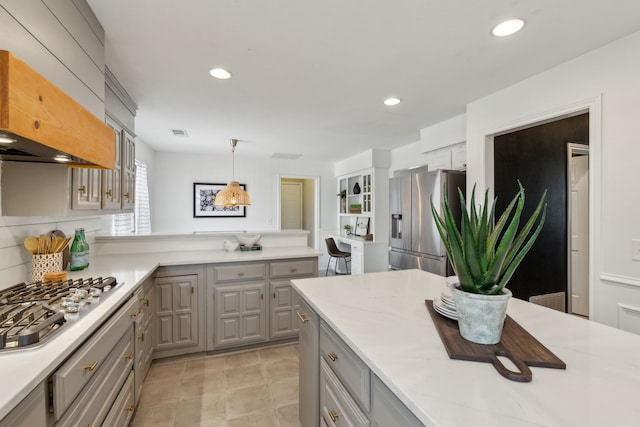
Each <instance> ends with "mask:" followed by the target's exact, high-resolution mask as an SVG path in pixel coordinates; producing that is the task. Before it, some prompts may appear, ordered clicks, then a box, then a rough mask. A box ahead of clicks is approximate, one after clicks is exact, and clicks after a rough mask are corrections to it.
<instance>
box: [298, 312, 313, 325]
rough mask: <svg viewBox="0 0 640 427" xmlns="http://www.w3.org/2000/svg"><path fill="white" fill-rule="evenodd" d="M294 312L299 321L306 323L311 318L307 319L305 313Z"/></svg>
mask: <svg viewBox="0 0 640 427" xmlns="http://www.w3.org/2000/svg"><path fill="white" fill-rule="evenodd" d="M296 314H297V315H298V317H299V318H300V321H301V322H302V323H307V322H309V320H311V319H309V318H308V317H307V315H306V314H304V313H300V312H299V311H296Z"/></svg>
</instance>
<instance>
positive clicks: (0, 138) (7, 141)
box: [0, 136, 16, 144]
mask: <svg viewBox="0 0 640 427" xmlns="http://www.w3.org/2000/svg"><path fill="white" fill-rule="evenodd" d="M14 142H16V140H15V139H13V138H9V137H8V136H0V144H13V143H14Z"/></svg>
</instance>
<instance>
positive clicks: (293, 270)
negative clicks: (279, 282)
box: [289, 268, 298, 273]
mask: <svg viewBox="0 0 640 427" xmlns="http://www.w3.org/2000/svg"><path fill="white" fill-rule="evenodd" d="M296 271H298V269H297V268H292V269H291V270H289V272H291V273H295V272H296Z"/></svg>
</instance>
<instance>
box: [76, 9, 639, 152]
mask: <svg viewBox="0 0 640 427" xmlns="http://www.w3.org/2000/svg"><path fill="white" fill-rule="evenodd" d="M88 2H89V5H90V6H91V8H92V9H93V11H94V12H95V14H96V16H97V17H98V19H99V20H100V22H101V23H102V25H103V27H104V29H105V32H106V59H107V65H108V66H109V68H110V69H111V70H112V71H113V73H114V74H115V75H116V76H117V78H118V80H119V81H120V83H121V84H122V85H123V86H124V87H125V88H126V89H127V91H128V92H129V94H130V95H131V97H132V98H133V99H134V101H135V102H136V103H137V104H138V107H139V110H138V116H137V118H136V133H137V135H138V137H140V138H141V139H142V140H143V141H144V142H145V143H147V144H148V145H150V146H151V147H152V148H153V149H155V150H162V151H180V152H196V153H229V150H230V147H229V139H230V138H236V139H239V140H240V141H241V142H240V143H239V144H238V148H237V153H238V154H239V155H247V156H249V155H250V156H260V157H268V156H271V155H272V154H273V153H274V152H279V153H299V154H302V155H303V157H302V158H303V159H312V160H321V161H336V160H340V159H343V158H346V157H349V156H351V155H354V154H357V153H360V152H362V151H364V150H367V149H369V148H395V147H399V146H401V145H405V144H408V143H411V142H415V141H417V140H419V138H420V129H422V128H425V127H427V126H429V125H432V124H434V123H437V122H440V121H442V120H444V119H447V118H450V117H453V116H456V115H458V114H462V113H464V111H465V104H467V103H468V102H470V101H473V100H476V99H478V98H481V97H483V96H486V95H488V94H490V93H493V92H495V91H497V90H499V89H501V88H504V87H506V86H509V85H511V84H513V83H515V82H517V81H520V80H522V79H524V78H527V77H529V76H532V75H535V74H537V73H539V72H541V71H543V70H546V69H548V68H551V67H553V66H555V65H557V64H559V63H561V62H564V61H567V60H568V59H571V58H573V57H576V56H579V55H581V54H583V53H585V52H587V51H589V50H592V49H594V48H597V47H599V46H602V45H604V44H607V43H609V42H611V41H613V40H616V39H618V38H620V37H622V36H624V35H626V34H630V33H632V32H635V31H638V30H640V1H638V0H609V1H602V0H572V1H570V0H536V1H531V0H439V1H437V0H348V1H345V0H316V1H311V0H184V1H176V0H135V1H132V0H109V1H106V0H88ZM514 16H517V17H521V18H524V19H525V20H526V22H527V25H526V26H525V28H524V30H522V31H521V32H520V33H517V34H516V35H514V36H511V37H509V38H496V37H494V36H492V35H491V34H490V30H491V28H492V27H493V26H494V25H495V24H496V23H498V22H500V21H501V20H503V19H504V18H509V17H514ZM213 67H223V68H226V69H228V70H229V71H231V73H232V74H233V77H232V78H231V79H229V80H217V79H214V78H212V77H211V76H210V75H209V70H210V69H211V68H213ZM588 72H589V70H585V73H588ZM389 96H396V97H399V98H400V99H402V101H403V102H402V103H401V104H400V105H398V106H396V107H386V106H384V105H383V104H382V101H383V100H384V99H385V98H387V97H389ZM171 129H184V130H186V131H187V132H188V135H189V136H188V138H180V137H175V136H173V134H172V132H171Z"/></svg>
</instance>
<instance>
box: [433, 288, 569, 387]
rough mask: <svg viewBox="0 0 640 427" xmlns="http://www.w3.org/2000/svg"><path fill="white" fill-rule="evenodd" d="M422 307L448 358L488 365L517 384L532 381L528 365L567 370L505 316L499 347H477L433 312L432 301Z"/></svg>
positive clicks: (452, 321) (455, 323) (513, 321)
mask: <svg viewBox="0 0 640 427" xmlns="http://www.w3.org/2000/svg"><path fill="white" fill-rule="evenodd" d="M425 304H426V305H427V310H428V311H429V314H430V315H431V318H432V319H433V323H434V324H435V326H436V329H437V330H438V334H439V335H440V339H441V340H442V343H443V344H444V347H445V349H446V350H447V354H448V355H449V358H451V359H459V360H471V361H476V362H488V363H491V364H493V366H494V367H495V368H496V370H497V371H498V372H499V373H500V375H502V376H503V377H505V378H508V379H510V380H512V381H519V382H530V381H531V379H532V377H533V374H532V373H531V370H530V369H529V366H536V367H541V368H555V369H566V368H567V365H566V364H565V363H564V362H563V361H562V360H560V359H559V358H558V357H557V356H556V355H555V354H553V353H552V352H551V351H550V350H549V349H548V348H546V347H545V346H544V345H542V344H541V343H540V342H539V341H538V340H537V339H535V338H534V337H533V336H532V335H531V334H530V333H529V332H527V331H526V330H525V329H524V328H523V327H522V326H520V325H519V324H518V323H517V322H516V321H515V320H513V319H512V318H511V317H509V316H508V315H507V317H506V319H505V321H504V326H503V328H502V338H501V340H500V342H499V343H498V344H491V345H487V344H476V343H473V342H471V341H467V340H466V339H464V338H462V335H460V330H459V329H458V322H457V321H455V320H452V319H449V318H447V317H444V316H442V315H440V314H438V313H437V312H436V311H435V310H434V309H433V301H432V300H425ZM498 356H503V357H507V358H509V360H511V361H512V362H513V364H514V365H515V366H516V367H517V368H518V369H519V370H520V371H519V372H517V371H512V370H510V369H507V367H506V366H504V365H503V364H502V362H501V361H500V359H498Z"/></svg>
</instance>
